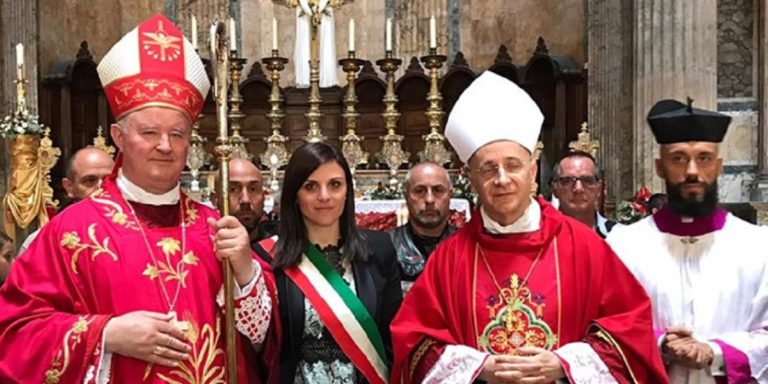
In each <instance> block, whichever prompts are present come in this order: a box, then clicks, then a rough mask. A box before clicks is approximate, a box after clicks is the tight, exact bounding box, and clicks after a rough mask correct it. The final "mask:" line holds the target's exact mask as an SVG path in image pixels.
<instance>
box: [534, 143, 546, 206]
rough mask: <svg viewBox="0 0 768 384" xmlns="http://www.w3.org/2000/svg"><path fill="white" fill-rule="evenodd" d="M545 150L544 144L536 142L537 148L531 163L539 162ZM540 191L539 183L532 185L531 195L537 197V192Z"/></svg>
mask: <svg viewBox="0 0 768 384" xmlns="http://www.w3.org/2000/svg"><path fill="white" fill-rule="evenodd" d="M543 150H544V143H542V142H541V141H537V142H536V148H534V149H533V153H532V154H531V161H532V162H534V163H535V162H537V161H539V158H540V157H541V152H542V151H543ZM538 189H539V183H537V182H536V181H534V182H533V184H531V195H535V194H536V191H537V190H538Z"/></svg>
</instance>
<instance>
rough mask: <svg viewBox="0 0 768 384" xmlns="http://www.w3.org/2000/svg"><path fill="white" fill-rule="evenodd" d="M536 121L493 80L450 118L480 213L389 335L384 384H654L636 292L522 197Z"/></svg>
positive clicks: (631, 282) (532, 171)
mask: <svg viewBox="0 0 768 384" xmlns="http://www.w3.org/2000/svg"><path fill="white" fill-rule="evenodd" d="M543 120H544V117H543V115H542V113H541V110H540V109H539V107H538V106H537V105H536V102H535V101H534V100H532V99H531V97H530V96H529V95H528V94H527V93H526V92H525V91H524V90H522V89H521V88H520V87H518V86H517V85H516V84H515V83H513V82H511V81H509V80H508V79H506V78H503V77H501V76H499V75H496V74H494V73H492V72H486V73H484V74H482V75H481V76H480V77H478V78H477V79H476V80H475V81H474V82H473V83H472V84H471V85H470V87H469V88H467V90H466V91H464V93H463V94H462V95H461V96H460V98H459V100H458V101H457V103H456V105H455V106H454V108H453V110H452V111H451V114H450V117H449V119H448V124H447V127H446V131H445V135H446V137H447V138H448V140H449V141H450V143H451V145H453V147H454V148H455V149H456V152H457V153H458V154H459V157H460V158H461V160H462V161H463V162H464V163H465V164H466V167H467V169H468V175H469V178H470V182H471V184H472V187H473V188H474V190H475V191H477V193H478V199H479V207H478V208H477V212H474V214H473V215H472V217H473V219H472V221H470V222H469V223H468V224H467V225H466V226H465V227H463V228H462V229H460V230H459V231H458V232H456V233H455V234H454V235H453V236H451V237H449V238H448V239H446V240H445V241H444V242H442V243H441V244H440V245H439V246H438V247H437V249H436V250H435V252H434V253H433V254H432V256H431V257H430V262H429V263H427V265H426V267H425V270H424V272H423V273H422V275H421V277H420V278H419V279H418V280H417V281H416V283H415V285H414V286H413V288H411V291H410V293H409V294H408V295H407V296H406V297H405V299H404V301H403V304H402V307H401V309H400V311H399V312H398V314H397V316H396V317H395V320H394V321H393V323H392V327H391V328H392V338H393V344H394V346H395V368H394V371H393V382H395V381H398V380H401V379H402V380H403V381H404V382H406V383H410V382H413V383H420V382H450V383H472V382H473V381H474V380H476V379H479V380H484V381H487V382H500V381H502V382H504V381H506V382H532V383H549V382H554V381H557V380H562V381H564V382H565V381H569V382H571V383H596V382H599V383H625V382H634V383H666V382H667V379H666V376H665V373H664V366H663V364H662V361H661V358H660V355H659V354H658V352H657V348H656V344H655V342H656V340H655V338H654V335H653V330H652V327H651V309H650V300H649V299H648V296H647V295H646V294H645V292H644V291H643V289H642V287H641V286H640V284H639V283H638V282H637V280H636V279H635V278H634V277H633V276H632V274H631V273H630V272H629V271H628V270H627V269H626V268H625V267H624V265H623V264H622V263H621V261H620V260H619V259H618V258H617V257H616V255H615V254H614V253H613V252H612V251H611V249H610V248H609V247H608V245H607V244H606V243H605V242H604V241H603V240H602V239H600V237H599V236H598V235H597V234H596V233H595V232H594V231H592V229H591V228H588V227H587V226H585V225H583V224H581V223H579V222H577V221H575V220H574V219H571V218H569V217H566V216H564V215H563V214H562V213H560V212H559V211H558V210H557V209H556V208H554V207H553V206H551V205H550V204H549V203H548V202H546V201H545V200H543V199H540V198H532V197H531V195H530V191H531V184H532V183H533V182H534V180H535V177H536V172H537V166H536V163H535V161H533V160H532V159H531V153H532V152H533V150H534V148H535V145H536V142H537V140H538V137H539V133H540V130H541V125H542V122H543Z"/></svg>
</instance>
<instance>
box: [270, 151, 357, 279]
mask: <svg viewBox="0 0 768 384" xmlns="http://www.w3.org/2000/svg"><path fill="white" fill-rule="evenodd" d="M329 161H334V162H336V164H338V165H339V166H340V167H341V168H342V169H343V170H344V176H345V179H346V183H347V198H346V201H345V202H344V210H343V211H342V212H341V218H340V219H339V233H340V234H341V240H342V242H343V244H344V247H343V257H344V259H346V260H349V261H353V260H355V259H357V258H359V259H362V260H366V259H367V257H368V247H367V246H366V242H365V239H364V238H363V235H362V234H361V233H360V231H358V229H357V227H356V226H355V191H354V184H353V182H352V172H350V170H349V165H347V160H346V159H345V158H344V155H342V154H341V151H340V150H339V149H338V148H336V147H334V146H332V145H329V144H326V143H308V144H304V145H302V146H301V147H299V148H297V149H296V150H295V151H294V152H293V155H291V159H290V160H289V161H288V166H287V167H286V168H285V177H284V180H283V192H282V195H281V196H280V224H279V226H278V230H277V233H278V236H279V237H278V240H277V246H276V250H277V251H276V257H275V260H274V261H273V262H272V267H273V268H274V269H281V268H287V267H290V266H292V265H295V264H296V263H298V262H299V261H300V260H301V255H302V254H303V253H304V249H305V248H306V247H307V245H308V244H309V240H308V239H307V233H306V229H307V228H306V226H305V225H304V217H303V216H302V214H301V210H300V209H299V204H298V197H297V195H298V193H299V190H300V189H301V187H302V186H303V185H304V182H305V181H307V179H308V178H309V176H310V175H311V174H312V172H314V171H315V170H316V169H317V168H319V167H320V166H321V165H323V164H325V163H327V162H329Z"/></svg>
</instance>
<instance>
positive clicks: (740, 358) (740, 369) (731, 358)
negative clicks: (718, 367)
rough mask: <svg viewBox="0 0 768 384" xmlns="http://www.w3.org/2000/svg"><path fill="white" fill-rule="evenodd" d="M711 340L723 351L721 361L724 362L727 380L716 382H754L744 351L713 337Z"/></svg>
mask: <svg viewBox="0 0 768 384" xmlns="http://www.w3.org/2000/svg"><path fill="white" fill-rule="evenodd" d="M712 342H713V343H717V345H719V346H720V349H721V350H722V351H723V362H724V363H725V373H726V375H727V381H724V380H718V381H717V383H718V384H720V383H728V384H746V383H754V382H755V381H754V380H753V379H752V368H750V367H749V358H748V357H747V355H746V354H745V353H744V352H742V351H740V350H738V349H736V348H734V347H732V346H730V345H728V344H726V343H725V342H724V341H722V340H718V339H714V340H712ZM720 378H722V376H721V377H720ZM718 379H719V378H718Z"/></svg>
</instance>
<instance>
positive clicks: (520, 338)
mask: <svg viewBox="0 0 768 384" xmlns="http://www.w3.org/2000/svg"><path fill="white" fill-rule="evenodd" d="M505 283H508V284H507V286H506V287H504V288H502V289H501V292H500V293H499V294H498V295H493V296H490V297H489V298H488V300H487V308H488V317H489V318H490V322H489V323H488V324H487V325H486V326H485V328H484V329H483V331H482V334H481V335H480V337H479V340H478V341H479V344H480V346H481V347H482V348H483V350H484V351H485V352H488V353H491V354H494V355H514V354H515V353H516V352H517V350H518V349H520V348H522V347H538V348H543V349H546V350H551V349H552V348H553V347H554V346H555V345H556V344H557V335H555V333H554V332H552V328H551V327H550V326H549V324H547V322H546V321H544V319H543V314H544V307H545V306H546V304H545V303H544V301H545V298H544V297H543V296H542V295H540V294H532V293H531V290H530V289H529V288H528V287H526V286H525V284H520V281H519V277H518V276H517V275H516V274H513V275H512V276H511V277H510V278H509V279H508V280H507V281H505Z"/></svg>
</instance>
